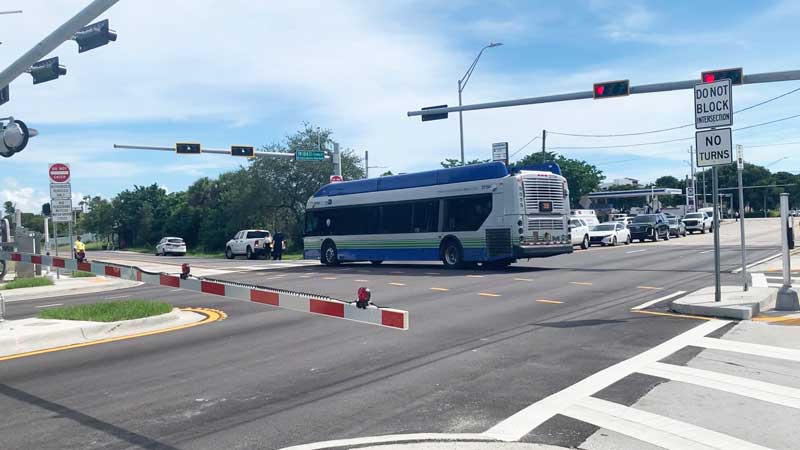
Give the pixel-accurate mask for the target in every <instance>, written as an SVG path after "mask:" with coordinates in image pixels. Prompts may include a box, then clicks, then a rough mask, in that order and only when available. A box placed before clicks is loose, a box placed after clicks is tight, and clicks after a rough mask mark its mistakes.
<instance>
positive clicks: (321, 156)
mask: <svg viewBox="0 0 800 450" xmlns="http://www.w3.org/2000/svg"><path fill="white" fill-rule="evenodd" d="M294 160H295V161H324V160H325V152H324V151H322V150H297V151H295V152H294Z"/></svg>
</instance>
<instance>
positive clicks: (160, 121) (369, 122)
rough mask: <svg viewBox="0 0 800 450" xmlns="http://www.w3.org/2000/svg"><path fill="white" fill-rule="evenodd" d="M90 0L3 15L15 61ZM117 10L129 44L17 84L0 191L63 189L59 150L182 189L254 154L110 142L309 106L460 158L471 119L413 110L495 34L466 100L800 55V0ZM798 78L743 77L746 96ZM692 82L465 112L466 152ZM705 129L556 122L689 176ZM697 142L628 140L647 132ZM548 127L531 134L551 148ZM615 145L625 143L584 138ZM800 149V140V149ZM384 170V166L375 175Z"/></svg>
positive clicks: (782, 110)
mask: <svg viewBox="0 0 800 450" xmlns="http://www.w3.org/2000/svg"><path fill="white" fill-rule="evenodd" d="M86 3H88V1H87V0H80V1H76V0H25V1H22V0H10V1H8V2H6V3H4V5H3V7H4V9H17V8H19V9H23V10H24V13H23V14H22V15H10V16H0V23H2V27H0V30H2V31H0V41H2V45H0V61H2V64H8V63H10V62H11V61H13V60H14V59H15V58H16V57H18V56H19V55H20V54H21V53H22V52H24V51H25V50H27V49H28V48H30V47H31V46H32V45H34V44H35V43H36V42H38V40H40V39H41V38H42V37H43V36H44V34H45V32H46V31H49V30H52V29H53V28H55V27H56V26H57V25H59V24H60V23H61V22H63V21H64V20H66V19H67V18H68V17H70V16H71V15H73V14H74V13H75V12H77V11H78V10H79V9H80V8H82V7H83V6H84V5H85V4H86ZM103 18H108V19H110V20H111V24H112V28H113V29H115V30H116V31H117V32H118V33H119V39H118V40H117V42H114V43H112V44H111V45H109V46H107V47H103V48H100V49H97V50H94V51H91V52H88V53H84V54H80V55H79V54H78V53H77V49H76V45H75V44H74V43H65V44H64V45H62V46H61V47H60V48H59V49H57V50H56V51H54V52H53V53H52V55H51V56H59V57H60V58H61V63H62V64H64V65H66V66H67V69H68V75H67V76H66V77H63V78H61V79H59V80H56V81H52V82H49V83H46V84H41V85H37V86H33V85H32V84H31V80H30V77H29V76H28V75H23V76H21V77H20V78H18V79H17V80H16V81H15V82H14V83H12V85H11V96H12V101H11V102H9V103H7V104H5V105H2V106H0V116H7V115H14V116H15V117H16V118H19V119H22V120H25V121H26V122H27V123H28V124H29V125H30V126H33V127H35V128H37V129H38V130H39V131H40V133H41V134H40V136H38V137H36V138H35V139H34V140H32V142H31V144H30V145H29V147H28V148H27V149H26V150H25V151H24V152H22V153H20V154H18V155H15V156H14V157H13V158H10V159H4V160H2V161H0V201H5V200H9V199H10V200H12V201H15V202H17V203H19V205H20V206H21V207H22V208H23V209H26V210H34V209H37V208H38V207H39V205H40V204H41V203H42V202H44V201H46V200H47V196H48V192H47V177H46V172H47V163H49V162H64V163H70V164H71V165H72V167H73V190H74V191H75V193H76V195H77V194H90V195H102V196H106V197H109V196H112V195H114V194H115V193H117V192H119V191H120V190H123V189H126V188H130V187H132V186H133V185H134V184H137V185H147V184H151V183H154V182H155V183H158V184H160V185H162V186H164V187H165V188H167V189H168V190H170V191H175V190H181V189H184V188H186V186H188V185H189V184H191V183H192V182H193V181H194V180H196V179H197V178H198V177H201V176H215V175H216V174H218V173H220V172H223V171H228V170H233V169H235V168H236V167H238V165H239V164H242V163H243V161H242V160H240V159H234V158H230V157H224V156H216V155H203V156H199V157H181V158H178V157H176V156H175V155H173V154H169V153H159V152H143V151H122V150H114V149H113V148H112V147H113V144H115V143H117V144H142V145H163V146H169V145H172V144H173V143H174V142H176V141H183V140H190V141H197V142H202V143H203V145H205V146H207V147H227V146H229V145H231V144H248V143H249V144H252V145H256V146H260V145H264V144H269V143H273V142H280V141H282V140H283V138H284V137H285V136H286V135H287V134H290V133H292V132H294V131H296V130H297V129H299V128H300V127H301V124H302V123H303V122H305V121H307V122H310V123H312V124H314V125H318V126H321V127H324V128H330V129H332V130H333V131H334V138H335V139H336V140H337V141H338V142H340V143H341V145H342V147H344V148H351V149H353V150H355V151H357V152H359V153H362V154H363V151H365V150H369V152H370V163H371V165H376V166H386V167H389V168H391V169H392V170H393V171H394V172H411V171H417V170H424V169H430V168H434V167H436V166H437V165H438V162H439V161H441V160H443V159H444V158H447V157H457V156H458V153H459V148H458V120H457V116H456V115H451V118H450V119H449V120H446V121H436V122H426V123H421V122H420V121H419V119H418V118H409V117H406V112H407V111H409V110H414V109H418V108H419V107H421V106H426V105H436V104H441V103H448V104H451V105H453V104H457V91H456V81H457V79H458V78H459V77H460V76H461V75H462V74H463V72H464V71H465V70H466V68H467V66H468V65H469V64H470V63H471V61H472V59H473V58H474V56H475V54H476V53H477V51H478V50H479V49H480V48H481V47H482V46H483V45H485V44H486V43H488V42H490V41H499V42H502V43H503V44H504V45H503V46H502V47H499V48H494V49H490V50H487V51H486V52H485V53H484V56H483V58H482V59H481V61H480V64H479V66H478V68H477V69H476V71H475V73H474V75H473V77H472V79H471V80H470V82H469V85H468V86H467V88H466V89H465V91H464V103H467V104H468V103H478V102H485V101H493V100H504V99H512V98H519V97H531V96H538V95H547V94H557V93H566V92H574V91H585V90H589V89H591V85H592V83H593V82H596V81H606V80H614V79H622V78H628V79H630V80H631V83H632V84H633V85H637V84H647V83H654V82H661V81H674V80H685V79H691V78H696V77H699V72H700V71H701V70H706V69H717V68H726V67H743V68H744V71H745V74H748V73H759V72H768V71H777V70H790V69H797V68H798V63H796V62H795V61H797V60H798V56H800V55H799V53H800V50H798V47H797V45H796V42H797V31H796V24H797V23H798V20H799V19H800V2H796V1H783V2H781V1H771V2H770V1H762V2H749V1H733V2H726V3H725V5H724V6H719V4H718V3H715V2H708V3H706V4H704V3H700V2H686V1H672V2H645V1H603V0H595V1H559V2H546V1H537V2H533V1H530V2H529V1H496V2H484V1H481V2H479V1H460V2H459V1H447V2H444V1H441V2H431V1H416V0H403V1H386V2H370V1H340V2H334V1H318V2H311V1H293V2H266V1H265V2H252V1H233V0H231V1H226V2H218V1H212V0H187V1H174V2H158V1H156V0H137V1H133V0H121V1H120V2H119V4H117V5H116V6H114V7H113V8H112V9H111V10H109V11H108V12H107V13H106V14H105V15H104V16H103ZM797 87H800V82H786V83H773V84H768V85H750V86H742V87H737V88H735V89H734V102H733V103H734V107H735V108H736V109H739V108H743V107H746V106H749V105H752V104H754V103H757V102H759V101H762V100H764V99H767V98H770V97H773V96H776V95H779V94H781V93H784V92H787V91H789V90H791V89H794V88H797ZM798 98H800V93H797V94H793V95H790V96H787V97H785V98H783V99H780V100H777V101H775V102H772V103H770V104H768V105H764V106H762V107H760V108H756V109H753V110H751V111H747V112H744V113H742V114H740V115H737V116H735V119H734V128H735V127H737V126H746V125H751V124H755V123H760V122H765V121H768V120H773V119H777V118H781V117H786V116H790V115H793V114H797V113H800V111H798V109H797V106H796V105H797V104H798V102H797V99H798ZM692 120H693V116H692V98H691V92H690V91H678V92H671V93H659V94H650V95H636V96H631V97H628V98H623V99H609V100H603V101H592V100H581V101H574V102H565V103H558V104H547V105H535V106H523V107H514V108H505V109H495V110H486V111H475V112H469V113H466V114H465V115H464V130H465V146H466V154H467V157H468V158H475V157H481V158H488V157H490V151H491V143H492V142H499V141H508V142H509V146H510V150H511V152H512V153H513V152H514V151H516V150H517V149H518V148H520V147H521V146H523V145H524V144H525V143H526V142H528V141H529V140H530V139H531V138H533V137H534V136H537V135H540V134H541V130H542V129H547V130H550V131H557V132H567V133H589V134H592V133H601V134H609V133H628V132H636V131H645V130H652V129H660V128H666V127H671V126H676V125H682V124H686V123H691V122H692ZM693 134H694V130H693V128H691V127H689V128H684V129H681V130H676V131H672V132H667V133H657V134H650V135H644V136H634V137H626V138H602V139H601V138H578V137H568V136H559V135H555V134H552V135H550V136H549V137H548V140H547V143H548V146H549V147H554V148H558V150H557V151H559V152H561V153H563V154H565V155H567V156H571V157H577V158H582V159H586V160H587V161H589V162H592V163H594V164H596V165H598V166H599V167H600V168H601V169H602V170H603V171H604V172H605V174H606V175H607V177H608V178H611V179H613V178H619V177H623V176H627V177H632V178H638V179H640V180H643V181H649V180H654V179H655V178H657V177H658V176H661V175H668V174H669V175H674V176H678V177H683V176H684V175H685V174H686V173H687V171H688V165H687V163H686V161H685V160H686V159H687V158H688V153H687V149H688V146H689V145H690V144H691V143H692V140H691V138H692V136H693ZM677 138H690V139H687V140H685V141H681V142H676V143H670V144H662V145H652V146H641V147H616V146H619V145H626V144H634V143H641V142H650V141H661V140H669V139H677ZM794 141H800V119H795V120H789V121H785V122H781V123H779V124H774V125H769V126H764V127H759V128H754V129H751V130H747V131H741V132H735V133H734V142H735V143H741V144H744V145H745V146H746V147H747V145H749V144H769V143H781V142H794ZM540 145H541V144H540V142H539V141H535V142H534V143H532V144H531V146H530V147H529V148H528V149H526V150H525V151H523V152H522V153H520V154H518V155H517V158H518V157H520V156H523V155H524V154H525V153H527V150H533V149H534V148H537V149H538V148H540ZM586 146H612V147H614V148H609V149H580V148H578V147H586ZM794 155H798V156H794ZM785 156H788V157H789V158H788V159H786V160H783V161H781V162H780V163H777V164H775V165H773V166H772V167H771V168H772V169H778V168H781V169H783V170H791V171H795V170H800V153H798V152H797V146H796V145H784V146H772V147H755V148H752V149H750V150H748V149H747V148H746V159H748V160H749V161H752V162H755V163H760V164H770V163H771V162H773V161H776V160H778V159H780V158H782V157H785ZM380 171H382V170H378V169H376V170H373V171H372V172H373V174H374V173H376V172H380Z"/></svg>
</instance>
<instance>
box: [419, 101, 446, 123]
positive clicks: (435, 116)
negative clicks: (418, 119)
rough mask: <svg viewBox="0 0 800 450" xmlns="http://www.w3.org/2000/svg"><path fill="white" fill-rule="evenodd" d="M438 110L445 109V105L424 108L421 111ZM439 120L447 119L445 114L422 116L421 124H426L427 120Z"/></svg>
mask: <svg viewBox="0 0 800 450" xmlns="http://www.w3.org/2000/svg"><path fill="white" fill-rule="evenodd" d="M439 108H447V105H438V106H426V107H425V108H422V110H423V111H425V110H426V109H439ZM440 119H447V113H441V114H423V115H422V121H423V122H427V121H429V120H440Z"/></svg>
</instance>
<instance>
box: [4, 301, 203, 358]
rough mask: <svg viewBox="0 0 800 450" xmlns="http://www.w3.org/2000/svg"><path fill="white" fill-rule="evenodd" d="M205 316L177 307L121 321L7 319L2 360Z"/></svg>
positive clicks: (172, 326) (161, 328)
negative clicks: (169, 310)
mask: <svg viewBox="0 0 800 450" xmlns="http://www.w3.org/2000/svg"><path fill="white" fill-rule="evenodd" d="M205 318H206V316H204V315H203V314H199V313H196V312H192V311H183V310H180V309H177V308H174V309H173V310H172V311H171V312H169V313H167V314H161V315H159V316H153V317H145V318H142V319H134V320H123V321H119V322H87V321H80V320H50V319H38V318H30V319H21V320H7V321H4V322H0V360H2V359H3V358H2V357H4V356H10V355H16V354H19V353H28V352H35V351H40V350H45V349H52V348H56V347H63V346H67V345H74V344H80V343H89V342H92V341H98V340H108V339H119V338H124V337H130V336H133V335H141V334H142V333H148V332H156V331H167V330H173V329H178V328H182V327H186V326H188V325H190V324H194V323H198V322H200V321H202V320H203V319H205Z"/></svg>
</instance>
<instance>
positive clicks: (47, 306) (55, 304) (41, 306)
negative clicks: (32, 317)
mask: <svg viewBox="0 0 800 450" xmlns="http://www.w3.org/2000/svg"><path fill="white" fill-rule="evenodd" d="M61 305H63V303H51V304H49V305H39V306H34V308H49V307H51V306H61Z"/></svg>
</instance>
